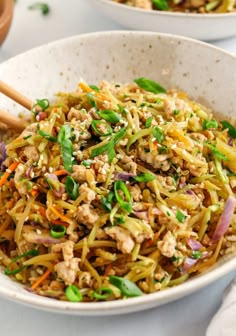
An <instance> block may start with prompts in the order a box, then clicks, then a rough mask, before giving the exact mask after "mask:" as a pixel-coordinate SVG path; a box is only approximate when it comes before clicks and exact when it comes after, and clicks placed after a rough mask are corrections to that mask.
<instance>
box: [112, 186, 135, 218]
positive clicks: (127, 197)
mask: <svg viewBox="0 0 236 336" xmlns="http://www.w3.org/2000/svg"><path fill="white" fill-rule="evenodd" d="M114 192H115V197H116V200H117V202H118V203H119V204H120V207H121V208H122V210H125V211H126V212H128V213H130V212H131V211H132V197H131V194H130V192H129V190H128V188H127V186H126V184H125V183H124V182H123V181H121V180H117V181H115V183H114ZM121 194H123V197H122V196H121Z"/></svg>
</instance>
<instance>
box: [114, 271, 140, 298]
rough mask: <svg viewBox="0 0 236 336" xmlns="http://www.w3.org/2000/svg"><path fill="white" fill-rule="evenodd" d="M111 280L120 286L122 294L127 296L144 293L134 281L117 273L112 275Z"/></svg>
mask: <svg viewBox="0 0 236 336" xmlns="http://www.w3.org/2000/svg"><path fill="white" fill-rule="evenodd" d="M109 281H110V283H111V284H112V285H114V286H116V287H117V288H119V290H120V291H121V294H122V295H124V296H126V297H135V296H141V295H143V293H142V291H141V290H140V289H139V287H138V286H137V285H136V284H135V283H134V282H132V281H130V280H128V279H125V278H121V277H118V276H115V275H110V276H109Z"/></svg>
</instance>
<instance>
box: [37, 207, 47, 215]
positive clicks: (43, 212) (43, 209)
mask: <svg viewBox="0 0 236 336" xmlns="http://www.w3.org/2000/svg"><path fill="white" fill-rule="evenodd" d="M39 213H40V215H41V216H43V217H47V215H46V209H45V208H43V207H40V208H39Z"/></svg>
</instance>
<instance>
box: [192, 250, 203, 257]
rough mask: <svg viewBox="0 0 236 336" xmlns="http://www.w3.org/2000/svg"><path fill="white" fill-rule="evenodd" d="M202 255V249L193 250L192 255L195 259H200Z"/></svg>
mask: <svg viewBox="0 0 236 336" xmlns="http://www.w3.org/2000/svg"><path fill="white" fill-rule="evenodd" d="M201 256H202V253H201V252H200V251H192V254H191V257H192V258H193V259H199V258H201Z"/></svg>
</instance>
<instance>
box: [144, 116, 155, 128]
mask: <svg viewBox="0 0 236 336" xmlns="http://www.w3.org/2000/svg"><path fill="white" fill-rule="evenodd" d="M152 119H153V117H149V118H147V120H146V122H145V128H149V127H151V124H152Z"/></svg>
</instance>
